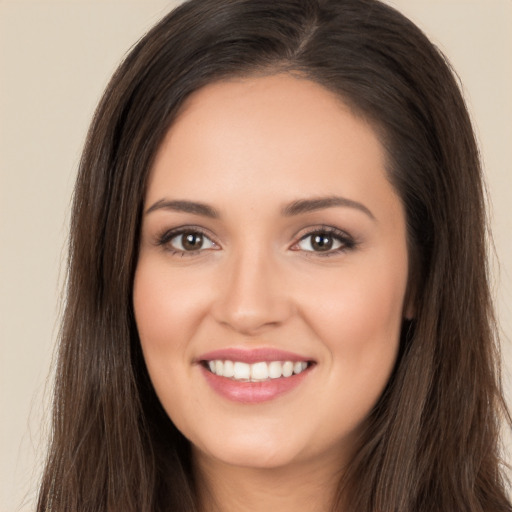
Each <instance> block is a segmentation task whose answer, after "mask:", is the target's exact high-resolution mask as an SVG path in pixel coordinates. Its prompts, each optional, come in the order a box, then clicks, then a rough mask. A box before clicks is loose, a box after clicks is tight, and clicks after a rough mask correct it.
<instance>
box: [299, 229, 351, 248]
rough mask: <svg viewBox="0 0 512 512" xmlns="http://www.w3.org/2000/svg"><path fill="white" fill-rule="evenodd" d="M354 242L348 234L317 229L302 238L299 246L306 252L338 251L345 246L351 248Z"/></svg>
mask: <svg viewBox="0 0 512 512" xmlns="http://www.w3.org/2000/svg"><path fill="white" fill-rule="evenodd" d="M352 246H353V242H352V241H351V239H349V238H348V236H347V235H346V234H341V233H340V234H338V232H337V231H336V232H334V233H331V232H329V231H315V232H314V233H309V234H308V235H306V236H304V237H302V238H301V240H300V241H299V243H298V244H297V247H298V249H299V250H301V251H305V252H317V253H321V252H324V253H328V252H332V253H336V252H338V251H339V250H343V249H345V248H347V249H348V248H351V247H352Z"/></svg>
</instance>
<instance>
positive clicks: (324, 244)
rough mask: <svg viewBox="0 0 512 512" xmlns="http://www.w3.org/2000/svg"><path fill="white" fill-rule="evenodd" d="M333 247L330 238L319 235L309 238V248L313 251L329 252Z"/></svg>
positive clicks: (332, 241)
mask: <svg viewBox="0 0 512 512" xmlns="http://www.w3.org/2000/svg"><path fill="white" fill-rule="evenodd" d="M333 245H334V240H333V238H332V236H330V235H325V234H319V235H313V236H312V237H311V247H312V248H313V250H314V251H329V250H331V249H332V246H333Z"/></svg>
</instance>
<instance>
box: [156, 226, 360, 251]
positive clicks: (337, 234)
mask: <svg viewBox="0 0 512 512" xmlns="http://www.w3.org/2000/svg"><path fill="white" fill-rule="evenodd" d="M185 234H195V235H201V236H203V237H204V238H206V239H208V240H210V241H211V243H212V244H214V245H216V246H217V247H218V245H217V244H216V243H215V242H214V241H213V240H212V237H211V235H209V234H208V233H207V232H206V231H205V230H204V229H202V228H200V227H198V226H183V227H180V228H178V229H171V230H166V231H164V232H163V233H161V234H160V235H158V236H157V240H156V245H158V246H160V247H163V248H164V249H165V250H166V251H168V252H170V253H171V255H173V256H181V257H185V256H195V255H197V254H199V253H200V252H202V251H204V250H208V249H198V250H192V251H182V250H179V249H175V248H173V247H172V245H170V242H171V240H173V239H174V238H177V237H179V236H180V235H185ZM315 235H324V236H327V237H329V238H333V239H334V240H336V241H338V242H339V243H340V244H341V245H340V247H338V248H336V249H331V250H326V251H325V252H322V251H308V250H303V251H302V252H303V253H305V255H306V256H307V257H321V258H327V257H330V256H336V255H338V254H341V253H343V252H346V251H350V250H353V249H355V248H356V247H357V245H358V243H357V242H356V241H355V240H354V238H353V237H352V236H350V235H349V234H348V233H346V232H345V231H342V230H340V229H337V228H334V227H332V226H320V227H316V228H314V229H311V230H310V231H308V232H307V233H304V234H303V235H302V236H301V237H300V238H299V239H298V241H297V242H295V243H294V244H293V246H292V248H291V250H294V251H300V250H301V249H300V248H299V249H293V247H297V246H298V245H299V244H300V243H301V242H303V241H305V240H307V239H308V238H309V237H313V236H315Z"/></svg>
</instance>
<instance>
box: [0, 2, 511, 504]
mask: <svg viewBox="0 0 512 512" xmlns="http://www.w3.org/2000/svg"><path fill="white" fill-rule="evenodd" d="M389 1H390V3H392V4H393V5H396V6H398V7H399V8H400V9H401V10H402V11H403V12H404V13H405V14H407V15H409V16H410V17H411V18H412V19H413V20H414V21H416V22H417V23H418V24H419V25H420V27H422V28H423V29H424V30H425V31H426V32H427V34H428V35H429V36H430V37H431V38H432V39H433V40H434V41H435V42H436V43H437V45H438V46H439V47H440V48H441V49H442V50H443V51H444V52H445V53H446V54H447V55H448V56H449V58H450V59H451V61H452V63H453V65H454V66H455V68H456V69H457V71H458V73H459V75H460V77H461V80H462V82H463V84H464V87H465V94H466V98H467V101H468V104H469V106H470V108H471V111H472V115H473V118H474V120H475V122H476V126H477V132H478V136H479V139H480V142H481V147H482V154H483V158H484V162H485V169H486V173H487V177H488V183H489V190H490V195H491V197H492V202H493V227H494V235H495V244H496V251H497V254H498V259H499V261H500V263H501V271H500V273H498V272H496V297H497V304H498V309H499V315H500V319H501V324H502V328H503V331H504V336H503V337H504V354H505V358H506V365H507V370H506V374H507V375H506V377H507V380H508V382H507V389H508V396H509V397H511V399H512V385H511V384H510V381H511V379H510V377H509V376H510V374H511V371H512V349H511V348H510V339H511V338H512V321H511V309H512V236H511V235H512V207H511V204H510V202H511V201H512V163H511V162H512V149H511V148H512V121H511V120H512V95H511V93H510V92H509V91H512V1H510V0H458V1H457V0H389ZM171 5H173V2H169V1H163V0H160V1H155V0H152V1H147V0H138V1H131V2H128V1H122V0H117V1H105V0H96V1H92V0H89V1H80V0H61V1H58V0H55V1H49V0H39V1H38V0H33V1H28V0H16V1H15V0H11V1H6V0H3V1H2V0H0V172H1V174H0V240H1V242H0V244H1V245H0V286H1V293H0V417H1V420H0V512H12V511H17V510H18V511H29V510H33V509H34V496H35V489H36V486H37V479H38V477H39V474H40V469H41V457H42V454H43V453H44V436H45V433H46V425H47V422H46V421H43V418H44V417H45V416H44V414H45V413H48V396H49V393H50V386H49V385H47V378H48V375H49V367H50V362H51V357H52V351H53V348H54V341H55V338H56V335H57V332H58V320H57V319H58V314H59V301H60V290H61V286H62V274H63V272H62V270H63V268H64V261H65V240H66V226H67V222H68V208H69V202H70V195H71V190H72V185H73V179H74V174H75V171H76V168H77V162H78V159H79V155H80V150H81V146H82V143H83V140H84V135H85V131H86V129H87V126H88V122H89V119H90V117H91V115H92V112H93V109H94V106H95V104H96V102H97V101H98V99H99V97H100V94H101V92H102V89H103V88H104V86H105V85H106V82H107V80H108V78H109V76H110V75H111V73H112V72H113V70H114V68H115V66H116V64H117V63H118V62H119V60H120V59H121V57H122V56H123V55H124V53H125V51H126V50H127V49H128V48H130V46H131V45H132V44H133V43H134V42H135V41H136V40H137V39H138V38H139V37H140V36H141V35H142V34H143V32H144V31H145V30H146V29H148V28H149V27H150V26H151V25H152V24H153V23H154V22H156V21H157V20H158V19H159V18H160V17H161V16H162V15H163V14H164V13H165V12H167V11H168V10H169V8H170V6H171Z"/></svg>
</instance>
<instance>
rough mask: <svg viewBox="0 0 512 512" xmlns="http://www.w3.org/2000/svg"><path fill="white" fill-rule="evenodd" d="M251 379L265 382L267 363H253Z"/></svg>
mask: <svg viewBox="0 0 512 512" xmlns="http://www.w3.org/2000/svg"><path fill="white" fill-rule="evenodd" d="M251 379H252V380H266V379H268V365H267V363H254V364H252V365H251Z"/></svg>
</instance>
